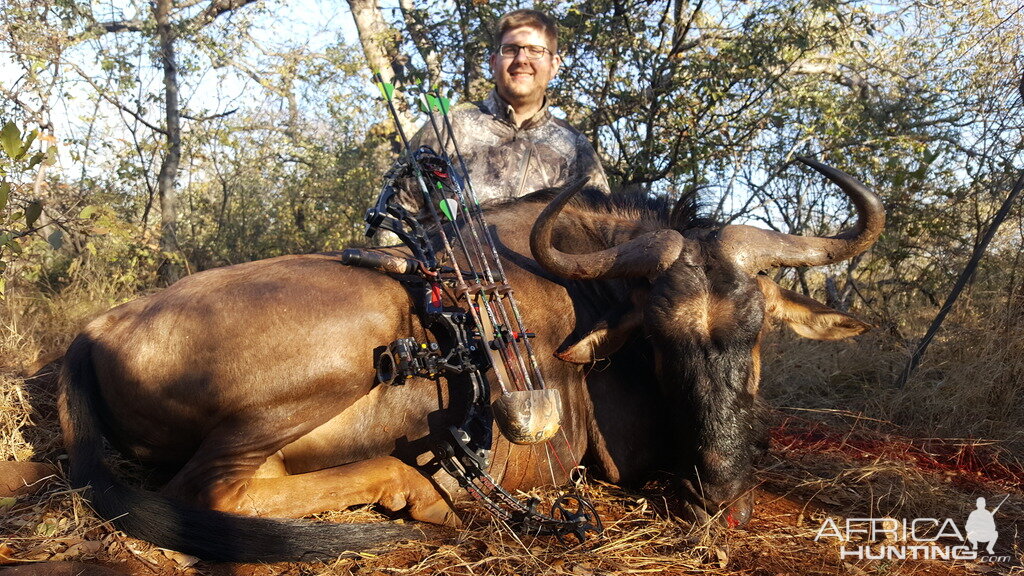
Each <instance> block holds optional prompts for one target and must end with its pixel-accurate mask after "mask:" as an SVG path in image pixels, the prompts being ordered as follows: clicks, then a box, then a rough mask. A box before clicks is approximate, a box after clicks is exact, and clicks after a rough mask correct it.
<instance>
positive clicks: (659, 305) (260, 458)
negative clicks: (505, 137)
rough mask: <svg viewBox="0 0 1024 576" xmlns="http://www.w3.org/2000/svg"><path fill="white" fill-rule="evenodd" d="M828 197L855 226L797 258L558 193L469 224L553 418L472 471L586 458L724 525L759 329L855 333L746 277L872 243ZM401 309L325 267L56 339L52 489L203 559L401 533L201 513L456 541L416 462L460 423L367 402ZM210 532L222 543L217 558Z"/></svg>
mask: <svg viewBox="0 0 1024 576" xmlns="http://www.w3.org/2000/svg"><path fill="white" fill-rule="evenodd" d="M844 176H845V175H844ZM830 178H832V176H830ZM833 179H834V178H833ZM858 184H859V183H858ZM841 186H843V187H844V190H847V193H848V194H850V195H851V197H852V198H854V201H855V203H857V205H858V210H859V211H860V212H861V220H860V221H859V223H858V228H857V229H856V230H855V231H853V232H851V233H844V235H840V236H838V237H836V239H818V242H817V243H814V242H812V241H811V240H808V239H800V238H799V237H784V235H770V233H767V232H764V231H756V230H752V229H749V228H748V227H735V226H734V227H726V228H723V229H721V230H719V231H708V230H700V231H687V232H685V234H686V236H685V237H684V236H683V235H681V234H680V232H679V231H676V230H673V229H671V227H669V226H668V223H667V221H666V215H665V214H660V215H659V214H655V213H650V212H645V211H639V212H637V211H629V210H625V211H624V210H622V209H621V208H618V207H614V206H612V207H608V206H591V205H587V204H585V203H584V204H582V205H579V206H569V207H568V208H565V207H562V206H563V205H564V203H565V201H566V200H567V198H568V193H564V194H562V195H561V196H559V198H558V199H556V201H555V202H554V203H552V205H551V206H550V207H548V208H545V205H544V204H543V203H542V202H539V201H538V199H539V197H536V196H535V197H533V198H530V199H525V200H523V201H518V202H514V203H510V204H508V205H505V206H502V207H498V208H495V209H494V210H491V211H490V212H488V214H487V218H488V222H489V224H490V225H491V226H492V228H493V232H494V234H495V235H496V237H497V238H498V242H499V244H500V245H501V251H502V258H503V260H504V262H505V269H506V271H507V273H508V275H509V281H510V283H511V285H512V286H513V287H514V289H515V292H516V296H517V298H518V299H519V301H520V304H521V307H522V310H523V314H524V316H525V324H526V326H528V327H530V328H531V329H533V330H535V331H536V332H537V334H538V335H537V338H536V339H535V340H534V341H533V345H534V348H535V349H536V351H537V356H538V358H539V359H540V361H541V364H542V370H543V372H544V375H545V379H546V381H547V382H548V384H549V386H551V387H555V388H557V389H559V390H560V392H561V394H562V401H563V402H562V403H563V406H564V413H563V419H562V433H561V434H560V435H559V436H557V437H556V438H555V439H554V440H553V441H551V442H549V443H547V444H542V445H533V446H519V445H513V444H511V443H509V442H507V441H505V440H504V439H502V438H501V437H500V435H497V434H496V435H495V446H494V451H493V465H492V467H491V470H490V472H491V474H492V475H493V476H494V477H495V478H496V479H497V480H499V481H500V482H502V484H503V485H504V487H505V488H507V489H510V490H515V489H526V488H530V487H532V486H536V485H540V484H545V483H551V482H552V481H553V482H555V483H559V482H562V481H564V480H565V479H566V477H567V476H568V473H569V470H570V469H571V468H572V467H573V466H574V465H575V464H577V463H578V462H580V461H581V459H582V458H583V456H584V454H585V453H586V454H589V456H590V457H591V460H592V461H593V462H595V463H596V464H598V466H599V467H600V468H601V469H602V470H603V472H604V473H605V474H606V475H607V476H608V477H609V478H610V479H612V480H615V481H618V480H622V479H629V478H635V477H638V476H639V475H641V474H642V473H643V472H644V471H645V470H648V469H649V468H650V467H651V466H652V465H655V464H657V465H659V466H661V465H666V466H671V467H673V468H674V469H675V470H676V471H679V472H681V473H682V474H683V476H684V477H687V478H686V481H685V486H686V487H687V490H688V493H687V494H686V496H687V497H688V498H689V499H690V500H691V501H693V502H694V503H695V504H697V505H698V506H699V507H701V508H704V509H706V510H707V511H708V512H710V513H716V512H719V511H721V512H723V514H724V515H725V517H726V518H727V519H728V520H729V522H730V523H737V522H742V521H745V520H746V518H747V517H749V513H750V507H751V498H750V495H749V492H748V489H749V487H750V483H751V470H752V461H753V458H754V455H755V454H756V452H757V450H758V447H759V445H761V444H762V443H763V440H764V437H763V429H762V428H761V427H760V426H759V419H758V417H757V412H758V408H757V383H758V380H759V373H758V372H759V366H760V363H759V358H758V353H759V352H758V349H759V342H760V339H761V337H762V334H763V332H764V329H765V327H766V326H767V322H766V314H770V315H771V316H772V317H774V318H778V319H781V320H784V321H787V322H789V323H790V324H791V325H793V327H794V329H796V330H797V331H798V332H800V333H801V334H803V335H805V336H808V337H816V338H826V339H834V338H839V337H845V336H849V335H853V334H857V333H860V332H861V331H863V330H864V329H866V325H864V324H862V323H859V322H857V321H856V320H853V319H852V318H850V317H848V316H846V315H844V314H840V313H837V312H834V311H831V310H829V309H827V308H825V307H824V306H822V305H820V304H817V303H815V302H813V301H811V300H810V299H807V298H804V297H802V296H799V295H796V294H793V293H790V292H788V291H785V290H782V289H780V288H778V287H777V286H776V285H774V283H771V282H770V281H769V280H767V279H766V278H765V277H763V276H757V275H756V272H757V271H759V270H761V269H764V268H767V267H772V266H778V265H797V264H794V263H795V262H800V261H802V260H801V258H806V259H807V260H808V263H810V264H814V263H821V262H827V261H830V260H829V258H841V257H849V256H848V254H850V253H853V251H854V250H859V251H862V250H863V249H865V248H866V247H867V246H869V245H870V242H871V241H873V238H875V237H877V234H878V233H879V232H880V230H881V212H880V211H881V208H880V204H878V203H877V198H874V196H873V195H871V194H870V193H869V192H866V191H860V190H859V189H857V188H856V187H854V188H853V189H850V186H851V185H849V184H841ZM858 195H859V196H858ZM542 197H543V198H549V197H550V194H548V195H547V196H543V195H542ZM872 199H873V200H872ZM559 210H561V211H563V212H564V213H563V214H561V216H559V212H558V211H559ZM865 214H867V215H865ZM538 215H540V216H538ZM556 217H558V219H557V224H556V220H555V218H556ZM535 221H537V227H536V229H535V230H534V232H533V235H532V237H528V235H527V233H526V231H527V230H529V229H530V227H531V226H533V224H534V222H535ZM758 234H761V236H758ZM794 238H795V239H794ZM762 244H765V245H768V246H769V248H770V252H771V253H767V252H766V251H768V249H767V248H764V247H762V246H761V245H762ZM804 244H807V246H804ZM793 245H798V248H799V249H797V248H793V247H792V246H793ZM620 246H621V247H622V248H621V249H620V248H619V247H620ZM776 246H777V247H776ZM775 252H779V253H781V254H783V256H781V257H778V258H776V257H775V256H772V254H774V253H775ZM804 253H811V254H812V255H811V256H806V257H805V256H803V254H804ZM535 255H536V256H535ZM535 258H536V260H535ZM538 261H540V262H542V264H543V267H542V266H541V265H539V264H538ZM546 270H552V271H555V272H556V273H555V274H552V273H550V272H548V271H546ZM416 306H417V302H416V296H415V291H414V290H413V291H412V292H410V290H409V288H408V286H403V284H402V283H400V282H399V281H397V280H395V279H393V278H390V277H388V276H386V275H383V274H380V273H377V272H373V271H370V270H365V269H360V268H353V267H347V266H344V265H342V264H341V263H340V260H339V258H338V257H337V255H332V254H323V255H308V256H286V257H281V258H275V259H271V260H265V261H260V262H254V263H249V264H242V265H237V266H232V267H228V268H223V269H218V270H212V271H208V272H204V273H200V274H196V275H194V276H191V277H188V278H186V279H184V280H182V281H180V282H178V283H177V284H175V285H174V286H172V287H170V288H168V289H167V290H165V291H163V292H161V293H159V294H157V295H154V296H151V297H148V298H145V299H142V300H139V301H136V302H133V303H129V304H126V305H124V306H121V307H118V308H116V309H114V310H112V311H111V312H109V313H107V314H106V315H104V316H101V317H100V318H98V319H97V320H96V321H94V322H93V323H91V324H90V325H89V326H88V327H87V328H86V329H85V331H84V332H83V333H82V335H80V336H79V338H78V339H76V341H75V342H74V343H73V344H72V346H71V349H70V350H69V352H68V355H67V357H66V363H65V366H64V369H63V372H62V389H63V391H62V395H61V416H62V421H63V424H64V429H65V436H66V442H67V445H68V447H69V454H70V456H71V461H72V481H73V482H74V483H75V484H76V485H84V484H86V483H92V485H93V501H94V502H96V503H97V504H96V505H97V508H98V509H99V511H100V513H101V514H102V515H104V516H106V517H116V516H121V515H122V514H125V513H127V514H128V516H126V517H122V518H121V519H120V520H119V521H118V524H119V526H122V527H124V529H125V530H126V531H127V532H129V533H130V534H134V535H137V536H140V537H143V538H147V539H150V540H153V541H154V542H156V543H157V544H159V545H161V546H165V547H171V548H178V549H181V550H183V551H186V552H191V553H193V554H197V555H200V556H203V557H206V558H211V559H244V560H260V559H263V560H269V559H281V558H287V557H295V556H301V555H303V554H306V553H309V554H313V555H318V556H323V555H331V554H332V553H337V552H339V551H341V550H343V549H353V548H356V547H365V546H372V545H374V544H375V543H378V544H379V543H380V542H382V541H385V540H387V539H389V538H395V537H401V536H406V537H407V536H409V535H410V534H411V532H412V531H411V530H410V529H409V528H408V527H401V526H394V525H386V524H385V525H373V526H372V527H371V526H365V527H361V528H352V527H351V526H348V527H336V526H332V527H331V528H330V529H327V528H322V527H317V530H319V531H314V530H313V529H310V528H309V527H308V526H305V525H301V526H300V525H281V524H274V523H272V522H269V521H262V520H260V521H255V520H254V519H243V518H238V517H235V516H226V515H222V514H216V513H211V512H209V511H208V509H211V508H212V509H216V510H221V511H226V512H234V513H242V514H253V515H265V516H290V517H297V516H302V515H306V514H310V513H314V512H318V511H321V510H325V509H331V508H338V507H345V506H349V505H353V504H362V503H372V502H376V503H379V504H381V505H382V506H384V507H386V508H389V509H392V510H398V509H403V508H406V509H408V511H409V513H410V515H411V516H412V517H413V518H416V519H420V520H426V521H429V522H438V523H453V522H455V521H456V520H455V517H454V515H453V513H452V509H451V508H450V497H452V496H459V495H460V493H459V491H458V489H457V487H456V485H455V483H454V481H453V480H452V479H451V478H449V477H447V476H445V475H444V474H434V472H436V469H432V468H430V467H427V466H424V464H425V463H426V461H427V460H429V444H430V442H429V437H428V435H429V433H430V432H431V430H438V429H443V428H444V426H446V425H447V424H448V423H450V422H453V419H456V418H458V417H459V416H461V415H460V414H451V413H450V412H451V411H446V410H445V409H444V407H445V406H446V404H447V402H448V398H447V395H448V388H447V385H446V383H444V382H443V381H441V382H434V381H430V380H423V379H412V380H410V381H409V383H407V384H405V385H402V386H387V385H375V383H374V376H373V375H374V370H373V349H374V348H375V347H378V346H381V345H386V344H387V343H389V342H391V341H393V340H395V339H396V338H401V337H407V336H414V337H416V338H418V339H419V340H421V341H425V340H427V339H428V334H427V332H426V331H425V330H424V328H423V327H422V326H421V324H420V322H419V319H418V317H417V315H416V314H415V309H416ZM636 336H639V337H636ZM556 354H557V357H556ZM608 356H611V367H610V368H609V369H608V370H606V371H604V372H593V373H591V374H590V376H589V377H585V373H584V368H583V365H584V364H586V363H587V362H589V361H590V360H593V359H595V358H599V357H608ZM563 360H568V361H563ZM456 412H457V410H456ZM101 428H102V429H103V430H104V431H105V433H106V435H107V436H108V437H109V438H110V439H111V440H112V441H113V442H114V444H115V445H117V446H118V447H119V448H122V449H123V450H125V451H127V452H129V453H132V454H134V455H136V456H138V457H139V458H141V459H143V460H146V461H149V462H152V463H154V464H158V465H161V466H164V467H167V468H170V469H176V470H177V471H176V473H175V474H174V476H173V478H172V479H171V480H170V482H169V483H168V484H167V485H166V487H165V488H164V494H166V495H167V496H168V497H170V498H169V499H154V498H153V497H152V496H151V495H147V494H144V493H141V492H137V491H128V490H125V489H123V488H122V487H121V486H120V484H119V483H117V482H116V481H114V480H112V479H111V478H110V477H109V474H107V473H106V471H105V469H104V468H103V467H102V465H101V464H98V462H99V459H100V453H99V450H98V448H97V446H98V440H99V439H98V436H97V433H96V432H97V430H98V429H101ZM663 448H664V449H663ZM659 459H660V461H659ZM175 502H188V503H190V506H191V508H181V507H180V505H178V504H175ZM254 526H256V529H257V531H262V533H265V534H266V538H267V541H270V540H273V539H274V538H277V540H281V539H282V538H283V539H286V540H287V541H288V542H287V543H285V544H280V543H279V544H276V545H270V544H266V543H263V542H264V541H261V540H258V539H254V538H252V537H251V536H250V534H251V531H252V530H253V529H254V528H253V527H254ZM358 530H362V532H359V533H358V538H357V539H354V538H356V537H355V536H354V535H355V534H356V533H357V531H358ZM216 534H221V536H216ZM224 535H237V536H236V537H232V538H230V539H229V540H228V541H227V542H218V541H217V539H218V538H220V539H223V538H224V537H225V536H224Z"/></svg>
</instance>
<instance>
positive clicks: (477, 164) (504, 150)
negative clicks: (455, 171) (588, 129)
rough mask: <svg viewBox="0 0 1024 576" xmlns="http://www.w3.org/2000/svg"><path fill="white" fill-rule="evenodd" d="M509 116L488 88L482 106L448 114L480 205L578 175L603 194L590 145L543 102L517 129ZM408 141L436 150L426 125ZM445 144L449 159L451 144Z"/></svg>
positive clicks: (505, 105) (597, 163)
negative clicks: (588, 179) (553, 114)
mask: <svg viewBox="0 0 1024 576" xmlns="http://www.w3.org/2000/svg"><path fill="white" fill-rule="evenodd" d="M514 117H515V111H514V110H513V109H512V106H510V105H509V104H508V103H506V102H505V101H504V100H502V99H501V98H500V97H499V96H498V94H497V93H496V92H495V91H493V90H492V91H491V94H490V96H488V97H487V99H486V100H484V101H483V102H476V103H465V104H460V105H458V106H456V107H455V108H453V109H452V111H451V112H450V118H451V121H452V127H453V129H454V132H455V138H456V139H457V142H458V146H459V151H461V152H462V156H463V158H465V161H466V167H467V169H468V170H469V174H470V180H471V182H472V184H473V189H474V190H475V191H476V194H477V197H478V199H479V200H480V202H483V201H485V200H493V199H508V198H518V197H519V196H522V195H524V194H528V193H530V192H533V191H535V190H540V189H543V188H550V187H554V186H563V185H565V184H567V183H569V182H570V181H572V180H573V179H575V178H576V176H578V175H589V176H590V186H593V187H596V188H598V189H600V190H601V191H603V192H604V193H605V194H607V193H608V180H607V178H606V177H605V174H604V169H603V168H602V167H601V162H600V160H598V158H597V153H596V152H595V151H594V147H593V146H591V145H590V142H588V141H587V139H586V137H584V136H583V134H581V133H580V132H579V131H578V130H576V129H575V128H573V127H572V126H570V125H569V123H568V122H566V121H564V120H560V119H558V118H555V117H554V116H552V115H551V112H550V111H549V110H548V107H547V101H545V103H544V106H543V107H542V108H541V109H540V111H538V112H537V113H536V114H535V115H534V116H533V117H532V118H530V119H529V120H526V121H525V122H523V123H522V125H521V126H519V127H518V128H517V127H516V125H515V122H514V121H513V118H514ZM442 134H444V132H443V131H442ZM445 137H446V139H447V135H445ZM413 142H414V144H415V145H416V146H417V147H418V146H420V145H427V146H430V147H432V148H434V150H438V146H437V137H436V135H435V133H434V130H433V128H432V127H431V126H430V122H429V121H428V122H427V124H425V125H424V126H423V127H422V128H420V130H419V132H418V133H417V134H416V136H415V138H414V139H413ZM446 144H447V146H446V150H447V151H448V153H449V155H452V156H453V158H454V152H455V149H454V147H453V146H452V143H451V142H450V141H448V142H446ZM438 151H439V150H438ZM456 168H459V166H458V164H457V163H456Z"/></svg>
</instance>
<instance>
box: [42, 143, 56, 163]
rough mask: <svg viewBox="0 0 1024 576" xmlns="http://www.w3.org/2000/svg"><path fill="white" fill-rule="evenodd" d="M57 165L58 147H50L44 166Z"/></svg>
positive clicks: (47, 150)
mask: <svg viewBox="0 0 1024 576" xmlns="http://www.w3.org/2000/svg"><path fill="white" fill-rule="evenodd" d="M56 163H57V147H56V146H50V147H49V148H47V149H46V159H45V160H43V164H45V165H47V166H53V165H54V164H56Z"/></svg>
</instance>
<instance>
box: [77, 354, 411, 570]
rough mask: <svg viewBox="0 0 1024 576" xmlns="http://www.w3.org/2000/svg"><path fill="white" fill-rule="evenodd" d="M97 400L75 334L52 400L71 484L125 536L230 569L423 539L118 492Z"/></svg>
mask: <svg viewBox="0 0 1024 576" xmlns="http://www.w3.org/2000/svg"><path fill="white" fill-rule="evenodd" d="M98 399H99V388H98V383H97V380H96V372H95V370H94V366H93V361H92V343H91V341H90V340H89V338H88V337H87V336H86V335H84V334H83V335H79V336H78V338H77V339H76V340H75V341H74V342H73V343H72V344H71V347H70V348H69V349H68V352H67V355H66V356H65V358H64V366H63V368H62V369H61V374H60V396H59V400H58V410H59V413H60V421H61V428H62V429H63V431H64V443H65V446H66V447H67V451H68V456H69V458H70V460H71V483H72V485H73V486H75V487H79V488H80V487H84V486H91V490H90V500H91V502H92V505H93V508H94V509H95V510H96V513H97V514H99V515H100V516H101V517H102V518H105V519H109V520H112V521H113V524H114V526H116V527H117V528H118V529H120V530H123V531H124V532H125V533H127V534H128V535H130V536H132V537H135V538H140V539H143V540H146V541H149V542H152V543H153V544H156V545H157V546H160V547H162V548H169V549H172V550H177V551H179V552H184V553H186V554H191V555H194V556H198V557H199V558H202V559H204V560H210V561H234V562H276V561H286V560H314V559H329V558H335V557H337V556H339V555H340V554H342V553H344V552H346V551H358V550H365V549H369V548H374V547H380V546H381V545H382V544H384V543H387V542H394V541H396V540H407V539H415V538H422V537H423V532H422V531H420V530H419V529H417V528H415V527H413V526H411V525H403V524H395V523H375V524H320V523H312V522H304V521H299V520H294V521H292V520H275V519H268V518H254V517H249V516H240V515H236V514H228V513H224V512H217V511H213V510H207V509H203V508H197V507H193V506H189V505H186V504H183V503H181V502H178V501H176V500H173V499H170V498H167V497H165V496H162V495H160V494H156V493H153V492H148V491H145V490H139V489H135V488H130V487H128V486H125V485H124V484H123V483H122V482H120V481H119V480H118V479H117V478H115V477H114V475H113V474H112V473H111V471H110V469H109V468H108V467H107V466H106V464H105V462H104V460H103V449H104V445H103V435H102V432H101V427H100V421H99V417H98V416H97V408H98V406H99V403H98Z"/></svg>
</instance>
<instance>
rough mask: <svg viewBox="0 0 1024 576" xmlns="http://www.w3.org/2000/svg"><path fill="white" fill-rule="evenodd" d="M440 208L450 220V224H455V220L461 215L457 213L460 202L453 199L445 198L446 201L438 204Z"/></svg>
mask: <svg viewBox="0 0 1024 576" xmlns="http://www.w3.org/2000/svg"><path fill="white" fill-rule="evenodd" d="M438 206H439V207H440V208H441V212H443V213H444V215H445V217H446V218H448V220H449V221H450V222H455V218H456V217H457V216H458V215H459V213H458V212H457V210H458V207H459V203H458V202H456V201H455V200H452V199H451V198H445V199H444V200H441V201H440V202H438Z"/></svg>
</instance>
